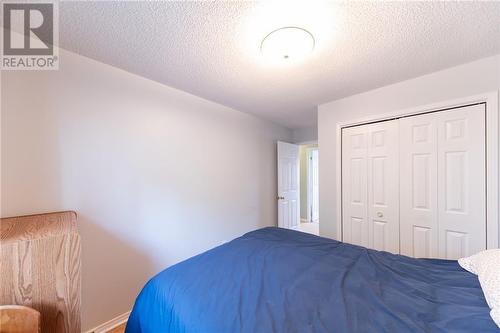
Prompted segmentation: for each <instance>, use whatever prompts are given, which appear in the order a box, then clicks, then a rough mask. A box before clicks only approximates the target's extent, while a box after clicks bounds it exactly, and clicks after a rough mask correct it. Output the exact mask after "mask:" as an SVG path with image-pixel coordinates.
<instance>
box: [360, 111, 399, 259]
mask: <svg viewBox="0 0 500 333" xmlns="http://www.w3.org/2000/svg"><path fill="white" fill-rule="evenodd" d="M366 126H367V130H368V151H367V155H368V235H369V247H370V248H373V249H376V250H381V251H389V252H392V253H399V177H398V176H397V175H398V164H399V160H398V151H399V147H398V142H399V130H398V127H399V125H398V122H397V121H396V120H391V121H384V122H380V123H375V124H370V125H366Z"/></svg>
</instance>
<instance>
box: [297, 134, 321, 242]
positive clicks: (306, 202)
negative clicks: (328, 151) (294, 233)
mask: <svg viewBox="0 0 500 333" xmlns="http://www.w3.org/2000/svg"><path fill="white" fill-rule="evenodd" d="M318 157H319V150H318V145H317V144H315V143H314V144H304V145H300V146H299V158H300V225H299V227H298V229H299V230H300V231H303V232H308V233H311V234H315V235H319V176H318V175H319V173H318V163H319V159H318Z"/></svg>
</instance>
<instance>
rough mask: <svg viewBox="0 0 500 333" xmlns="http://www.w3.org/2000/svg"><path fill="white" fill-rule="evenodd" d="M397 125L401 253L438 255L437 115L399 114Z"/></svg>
mask: <svg viewBox="0 0 500 333" xmlns="http://www.w3.org/2000/svg"><path fill="white" fill-rule="evenodd" d="M399 125H400V131H399V132H400V140H399V141H400V150H399V151H400V164H399V166H400V171H399V172H400V228H401V254H404V255H407V256H410V257H416V258H438V257H439V251H438V170H437V166H438V164H437V150H438V135H437V116H436V114H435V113H430V114H424V115H419V116H413V117H407V118H402V119H400V120H399Z"/></svg>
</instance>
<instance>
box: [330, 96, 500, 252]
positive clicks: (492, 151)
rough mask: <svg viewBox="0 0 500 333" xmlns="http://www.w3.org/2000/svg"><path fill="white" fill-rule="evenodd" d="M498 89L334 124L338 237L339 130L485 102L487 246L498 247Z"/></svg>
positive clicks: (340, 200)
mask: <svg viewBox="0 0 500 333" xmlns="http://www.w3.org/2000/svg"><path fill="white" fill-rule="evenodd" d="M498 98H499V94H498V91H493V92H487V93H483V94H479V95H474V96H469V97H464V98H459V99H453V100H447V101H443V102H439V103H435V104H430V105H424V106H419V107H414V108H409V109H403V110H399V111H396V112H392V113H387V114H383V115H374V116H372V117H365V118H362V119H353V120H351V121H346V122H339V123H337V125H336V139H337V147H336V182H337V189H336V194H337V228H336V231H337V240H340V241H342V232H343V230H342V207H343V202H342V129H343V128H345V127H352V126H357V125H364V124H369V123H374V122H379V121H385V120H391V119H395V118H401V117H405V116H415V115H419V114H424V113H429V112H439V111H445V110H449V109H453V108H459V107H464V106H469V105H474V104H480V103H484V104H485V109H486V138H485V139H486V248H487V249H492V248H499V247H500V243H499V240H500V221H499V200H500V197H499V166H500V164H499V148H500V147H499V138H500V137H499V124H498V121H499V116H498V113H499V110H498ZM320 177H321V175H320Z"/></svg>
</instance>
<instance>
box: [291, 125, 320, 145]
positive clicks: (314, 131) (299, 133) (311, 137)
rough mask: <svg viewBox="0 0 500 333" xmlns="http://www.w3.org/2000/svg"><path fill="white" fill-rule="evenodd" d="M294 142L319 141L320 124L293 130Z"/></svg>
mask: <svg viewBox="0 0 500 333" xmlns="http://www.w3.org/2000/svg"><path fill="white" fill-rule="evenodd" d="M292 142H293V143H311V142H318V126H310V127H303V128H296V129H294V130H293V131H292Z"/></svg>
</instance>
